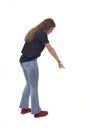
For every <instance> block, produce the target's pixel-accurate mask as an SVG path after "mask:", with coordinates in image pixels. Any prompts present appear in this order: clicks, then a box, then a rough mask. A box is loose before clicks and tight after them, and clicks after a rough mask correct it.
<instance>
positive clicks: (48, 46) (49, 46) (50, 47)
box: [45, 43, 65, 68]
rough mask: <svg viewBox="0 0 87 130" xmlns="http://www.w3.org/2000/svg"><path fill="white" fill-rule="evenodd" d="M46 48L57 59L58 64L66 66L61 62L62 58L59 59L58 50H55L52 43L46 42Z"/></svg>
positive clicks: (61, 66) (60, 66)
mask: <svg viewBox="0 0 87 130" xmlns="http://www.w3.org/2000/svg"><path fill="white" fill-rule="evenodd" d="M45 46H46V48H47V49H48V51H49V52H50V54H51V55H52V56H53V57H54V58H55V59H56V60H57V62H58V64H59V68H65V67H64V66H63V64H62V63H61V60H60V59H59V57H58V55H57V53H56V51H55V50H54V48H53V47H52V46H51V45H50V43H47V44H45Z"/></svg>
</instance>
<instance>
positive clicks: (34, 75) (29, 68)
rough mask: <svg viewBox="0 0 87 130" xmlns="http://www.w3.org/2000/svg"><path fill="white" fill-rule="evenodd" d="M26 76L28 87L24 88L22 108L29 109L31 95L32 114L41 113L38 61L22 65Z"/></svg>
mask: <svg viewBox="0 0 87 130" xmlns="http://www.w3.org/2000/svg"><path fill="white" fill-rule="evenodd" d="M21 66H22V69H23V72H24V76H25V79H26V86H25V88H24V91H23V94H22V98H21V102H20V106H19V107H20V108H24V109H27V108H28V107H29V96H30V95H31V113H32V114H36V113H39V112H40V111H41V108H40V106H39V99H38V76H39V72H38V64H37V60H36V59H35V60H32V61H28V62H23V63H21Z"/></svg>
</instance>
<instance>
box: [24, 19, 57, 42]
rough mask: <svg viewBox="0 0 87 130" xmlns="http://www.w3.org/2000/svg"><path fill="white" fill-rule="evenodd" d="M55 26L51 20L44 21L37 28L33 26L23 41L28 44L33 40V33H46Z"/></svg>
mask: <svg viewBox="0 0 87 130" xmlns="http://www.w3.org/2000/svg"><path fill="white" fill-rule="evenodd" d="M55 26H56V25H55V22H54V21H53V19H51V18H48V19H45V20H44V21H42V22H41V23H40V24H38V25H37V26H35V27H33V28H32V29H31V30H29V32H28V33H27V34H26V36H25V39H24V40H25V41H26V42H29V41H31V40H32V39H33V37H34V34H35V32H37V31H38V30H40V29H42V30H43V31H45V32H47V30H49V29H50V28H51V27H55Z"/></svg>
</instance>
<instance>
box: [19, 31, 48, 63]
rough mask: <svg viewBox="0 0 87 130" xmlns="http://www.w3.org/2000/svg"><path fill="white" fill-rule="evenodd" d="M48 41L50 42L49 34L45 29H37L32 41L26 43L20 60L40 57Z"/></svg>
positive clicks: (24, 60)
mask: <svg viewBox="0 0 87 130" xmlns="http://www.w3.org/2000/svg"><path fill="white" fill-rule="evenodd" d="M46 43H49V40H48V37H47V34H46V33H45V32H44V31H43V30H39V31H37V32H36V33H35V35H34V38H33V39H32V40H31V42H29V43H25V44H24V47H23V49H22V51H21V52H22V56H21V57H20V62H26V61H31V60H33V59H35V58H38V57H39V56H40V55H41V52H42V51H43V49H44V47H45V44H46Z"/></svg>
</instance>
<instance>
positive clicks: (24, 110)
mask: <svg viewBox="0 0 87 130" xmlns="http://www.w3.org/2000/svg"><path fill="white" fill-rule="evenodd" d="M29 112H31V109H30V108H27V109H21V114H26V113H29Z"/></svg>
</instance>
